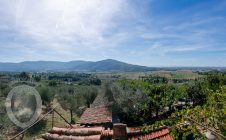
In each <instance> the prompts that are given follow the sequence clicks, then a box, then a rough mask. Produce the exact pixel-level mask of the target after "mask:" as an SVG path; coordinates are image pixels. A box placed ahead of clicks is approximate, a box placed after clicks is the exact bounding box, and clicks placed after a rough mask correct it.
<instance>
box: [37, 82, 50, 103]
mask: <svg viewBox="0 0 226 140" xmlns="http://www.w3.org/2000/svg"><path fill="white" fill-rule="evenodd" d="M37 90H38V92H39V94H40V96H41V99H42V102H43V104H44V105H46V106H47V107H49V106H50V103H51V102H52V101H53V98H54V93H53V92H51V90H50V89H49V87H47V86H45V85H43V86H41V87H38V88H37Z"/></svg>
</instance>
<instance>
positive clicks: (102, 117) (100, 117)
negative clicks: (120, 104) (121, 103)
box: [77, 106, 112, 124]
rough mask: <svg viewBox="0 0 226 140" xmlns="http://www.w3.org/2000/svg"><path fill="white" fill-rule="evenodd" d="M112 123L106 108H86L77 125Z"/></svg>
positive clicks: (110, 115) (109, 112)
mask: <svg viewBox="0 0 226 140" xmlns="http://www.w3.org/2000/svg"><path fill="white" fill-rule="evenodd" d="M108 122H112V112H111V111H110V110H109V108H108V107H107V106H99V107H91V108H87V109H86V110H85V111H84V112H83V114H82V116H81V118H80V120H79V121H78V122H77V123H79V124H100V123H108Z"/></svg>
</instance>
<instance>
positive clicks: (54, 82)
mask: <svg viewBox="0 0 226 140" xmlns="http://www.w3.org/2000/svg"><path fill="white" fill-rule="evenodd" d="M49 86H50V87H55V86H57V82H56V81H49Z"/></svg>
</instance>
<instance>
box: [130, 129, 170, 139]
mask: <svg viewBox="0 0 226 140" xmlns="http://www.w3.org/2000/svg"><path fill="white" fill-rule="evenodd" d="M130 130H132V129H130ZM169 132H170V130H169V129H168V128H162V129H159V130H157V131H153V132H150V133H146V134H142V133H139V131H137V130H136V131H134V132H129V136H128V140H155V139H158V140H173V138H172V137H171V136H170V135H169Z"/></svg>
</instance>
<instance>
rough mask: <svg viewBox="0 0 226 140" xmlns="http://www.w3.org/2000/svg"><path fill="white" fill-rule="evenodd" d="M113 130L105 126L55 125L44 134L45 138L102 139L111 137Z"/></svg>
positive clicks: (67, 139) (66, 139) (55, 139)
mask: <svg viewBox="0 0 226 140" xmlns="http://www.w3.org/2000/svg"><path fill="white" fill-rule="evenodd" d="M112 135H113V131H112V130H110V129H107V130H105V129H104V127H78V126H77V125H76V126H75V127H74V126H73V128H68V127H65V128H59V127H53V128H52V129H50V130H49V131H48V133H46V134H44V135H42V138H43V139H45V140H100V139H106V138H108V139H111V138H112Z"/></svg>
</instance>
